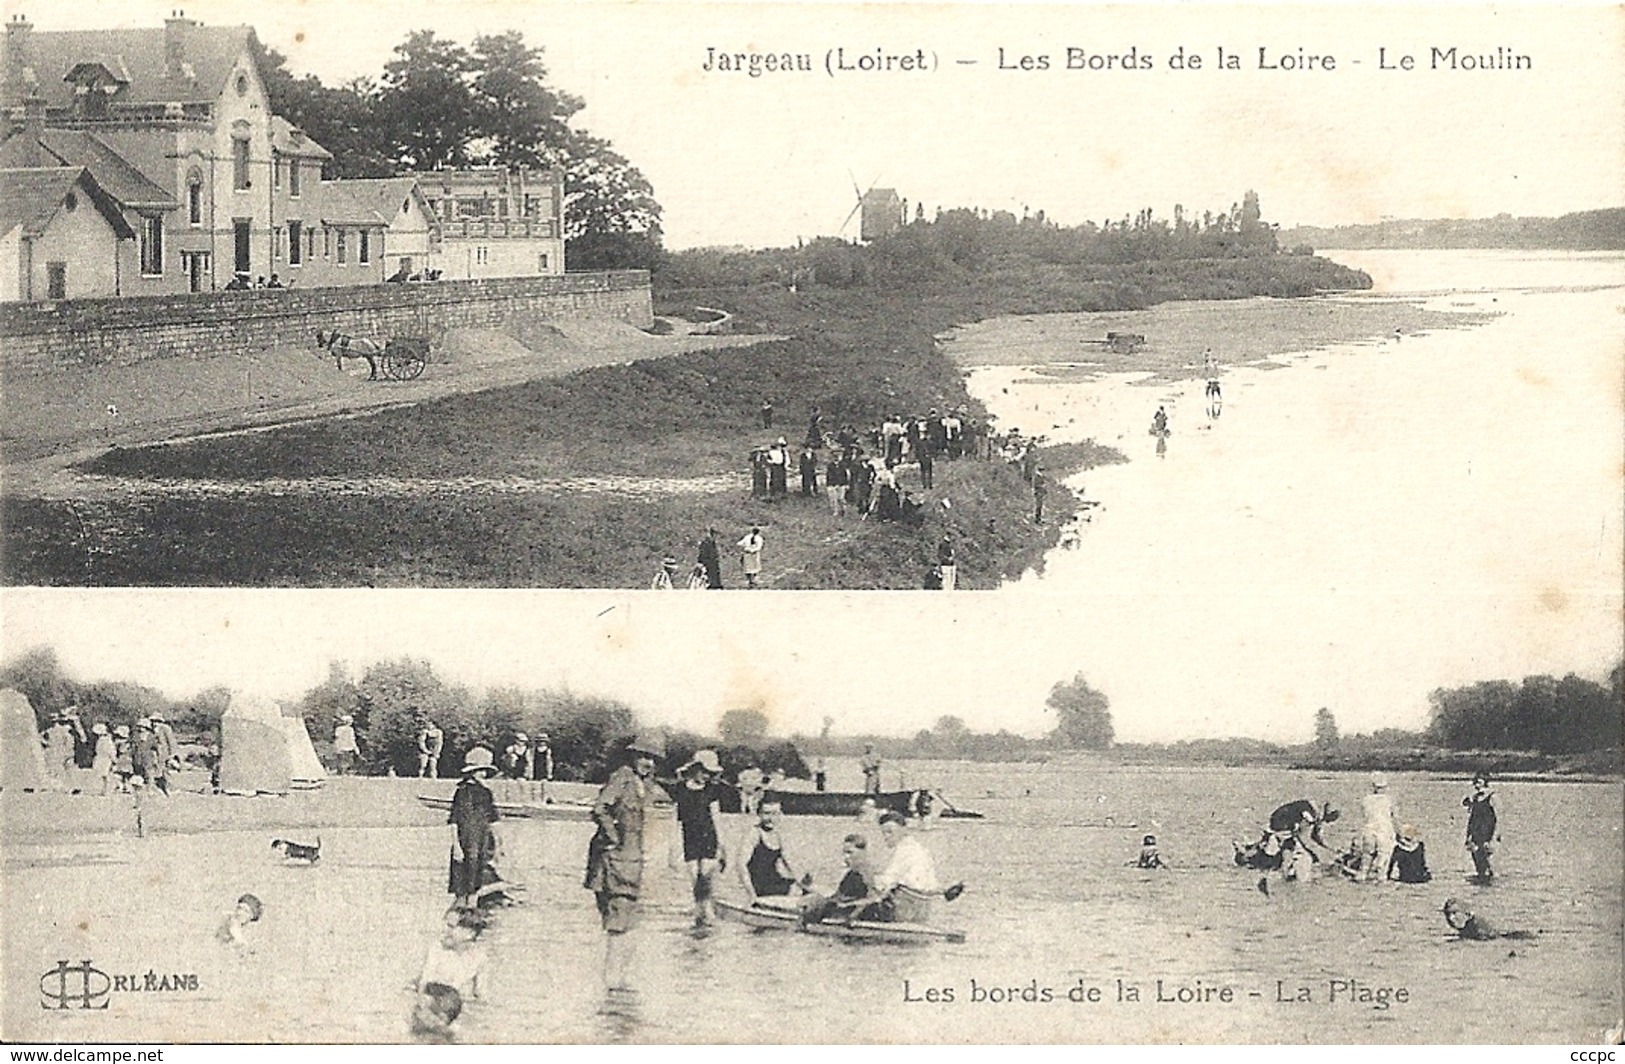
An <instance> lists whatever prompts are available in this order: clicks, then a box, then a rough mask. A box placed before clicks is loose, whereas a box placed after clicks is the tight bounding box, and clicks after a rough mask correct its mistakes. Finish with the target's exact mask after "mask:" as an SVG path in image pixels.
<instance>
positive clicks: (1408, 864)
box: [1388, 824, 1433, 883]
mask: <svg viewBox="0 0 1625 1064" xmlns="http://www.w3.org/2000/svg"><path fill="white" fill-rule="evenodd" d="M1388 878H1389V879H1397V880H1399V881H1400V882H1401V883H1426V882H1428V881H1429V880H1430V879H1432V878H1433V873H1432V872H1429V871H1428V857H1427V847H1425V846H1423V845H1422V838H1421V836H1420V835H1419V834H1418V833H1417V830H1416V827H1415V825H1413V824H1406V825H1405V826H1403V827H1401V828H1400V829H1399V838H1398V840H1396V842H1395V844H1394V855H1393V856H1392V857H1390V858H1389V859H1388Z"/></svg>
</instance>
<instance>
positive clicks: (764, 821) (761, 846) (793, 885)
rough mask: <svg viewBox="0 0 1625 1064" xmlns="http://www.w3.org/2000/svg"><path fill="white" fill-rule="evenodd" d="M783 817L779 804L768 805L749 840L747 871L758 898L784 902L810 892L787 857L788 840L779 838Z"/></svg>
mask: <svg viewBox="0 0 1625 1064" xmlns="http://www.w3.org/2000/svg"><path fill="white" fill-rule="evenodd" d="M783 815H784V811H783V807H782V806H781V805H779V803H778V802H766V803H764V804H763V805H762V808H761V812H760V815H759V816H758V817H757V819H756V826H755V827H754V828H752V829H751V834H750V837H749V838H748V839H747V840H746V847H745V851H746V853H747V856H746V858H745V868H744V871H745V877H746V885H747V886H748V887H749V888H750V892H751V894H752V896H754V897H757V898H783V897H788V896H789V895H790V894H793V893H796V892H797V891H798V890H804V889H805V888H806V883H807V879H806V877H803V878H802V879H797V878H796V874H795V870H794V869H792V868H791V867H790V862H789V861H788V860H787V859H786V858H785V856H784V838H783V836H781V835H780V834H779V818H780V817H781V816H783Z"/></svg>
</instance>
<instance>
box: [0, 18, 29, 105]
mask: <svg viewBox="0 0 1625 1064" xmlns="http://www.w3.org/2000/svg"><path fill="white" fill-rule="evenodd" d="M33 31H34V24H33V23H32V22H30V21H28V17H27V16H26V15H13V16H12V18H11V21H9V22H7V23H6V69H5V81H6V84H7V85H9V86H11V87H12V89H13V91H17V87H18V86H20V85H22V84H23V83H24V82H27V81H31V80H33V70H32V69H31V68H32V67H33V65H34V41H33V36H32V34H33ZM16 98H17V97H15V96H13V97H12V99H16Z"/></svg>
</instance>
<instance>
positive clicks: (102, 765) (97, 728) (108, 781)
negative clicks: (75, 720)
mask: <svg viewBox="0 0 1625 1064" xmlns="http://www.w3.org/2000/svg"><path fill="white" fill-rule="evenodd" d="M90 733H91V734H92V735H94V736H95V737H96V744H95V752H94V754H93V755H92V758H91V762H90V774H91V776H92V777H94V778H95V779H98V780H100V781H101V785H102V786H101V793H102V795H103V796H104V797H105V796H106V795H107V794H108V793H109V792H110V791H111V790H112V784H113V760H114V759H115V758H116V757H117V756H118V748H117V747H115V746H114V745H113V737H112V736H111V735H109V734H108V733H107V725H105V724H103V723H102V722H101V721H97V722H96V723H95V724H93V725H91V726H90Z"/></svg>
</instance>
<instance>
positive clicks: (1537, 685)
mask: <svg viewBox="0 0 1625 1064" xmlns="http://www.w3.org/2000/svg"><path fill="white" fill-rule="evenodd" d="M1622 669H1625V666H1622V665H1615V666H1614V670H1613V672H1612V673H1610V674H1609V678H1608V683H1607V684H1606V685H1604V684H1600V683H1596V682H1595V681H1592V680H1587V679H1583V678H1581V677H1579V676H1576V675H1574V674H1573V673H1570V674H1569V675H1567V676H1565V677H1563V678H1562V679H1561V680H1560V679H1558V678H1556V677H1555V676H1529V677H1525V678H1524V680H1523V681H1522V682H1521V683H1512V682H1510V681H1506V680H1493V681H1488V682H1485V683H1476V684H1472V685H1471V686H1468V687H1454V688H1440V689H1439V690H1437V691H1434V692H1433V693H1432V694H1431V695H1429V696H1428V727H1427V733H1426V735H1427V739H1428V741H1430V742H1433V743H1436V744H1437V745H1439V746H1443V747H1447V748H1449V749H1453V750H1538V751H1541V752H1542V753H1549V754H1578V753H1586V752H1588V751H1592V750H1617V749H1619V748H1620V747H1621V745H1622V738H1621V717H1622V713H1625V686H1622V682H1621V672H1622Z"/></svg>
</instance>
